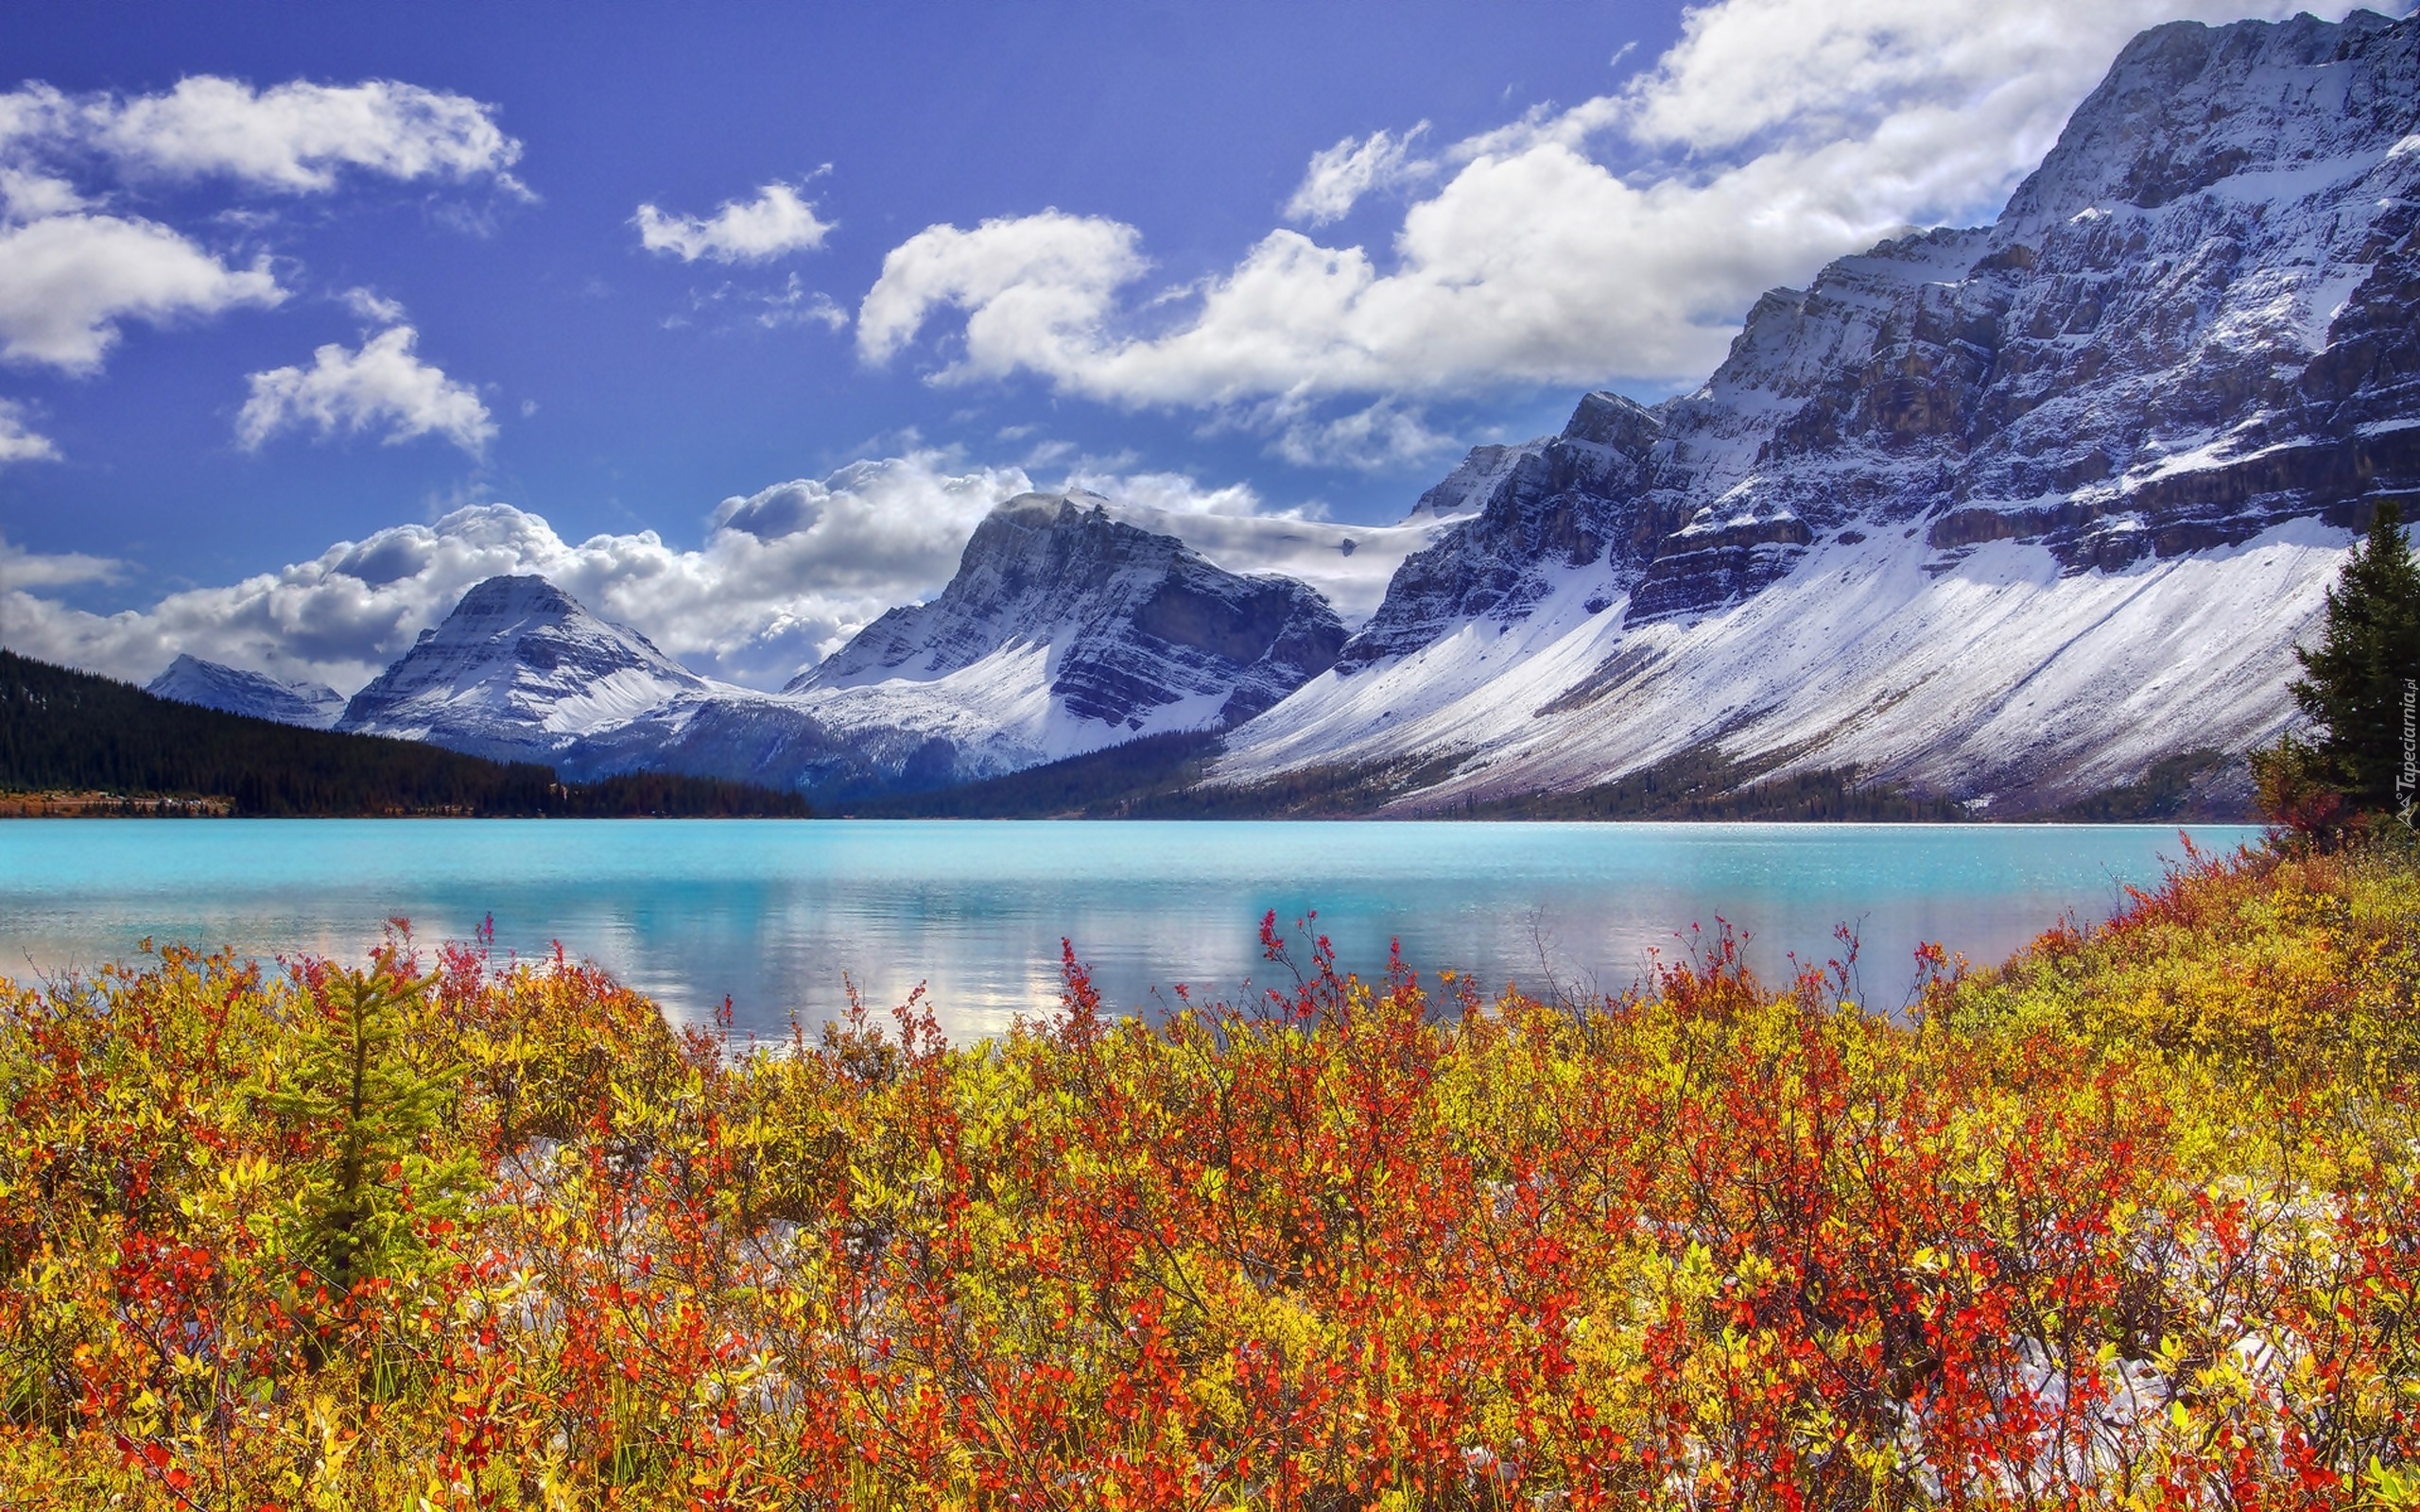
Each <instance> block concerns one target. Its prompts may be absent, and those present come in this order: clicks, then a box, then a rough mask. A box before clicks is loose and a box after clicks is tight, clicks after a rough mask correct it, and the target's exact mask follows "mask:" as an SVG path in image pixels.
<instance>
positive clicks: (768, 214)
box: [631, 182, 832, 263]
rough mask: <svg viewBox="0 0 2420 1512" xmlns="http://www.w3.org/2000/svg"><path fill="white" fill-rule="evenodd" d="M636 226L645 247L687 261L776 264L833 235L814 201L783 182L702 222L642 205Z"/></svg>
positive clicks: (727, 205)
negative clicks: (779, 260) (775, 259)
mask: <svg viewBox="0 0 2420 1512" xmlns="http://www.w3.org/2000/svg"><path fill="white" fill-rule="evenodd" d="M631 223H632V224H634V225H636V226H637V227H638V229H639V245H640V246H642V247H645V248H646V249H648V251H650V252H663V253H666V254H667V255H670V256H673V257H677V258H679V259H681V261H683V262H684V263H694V262H696V261H698V260H699V259H700V258H701V257H702V258H705V259H707V260H708V261H710V262H716V263H764V262H770V261H771V260H772V259H774V258H776V257H786V256H787V255H788V254H790V253H792V252H806V251H813V250H814V249H817V248H819V247H821V246H822V245H823V238H825V237H826V236H829V235H830V234H832V222H830V221H827V220H821V219H818V218H817V217H816V214H815V206H814V204H813V202H811V201H809V200H806V199H804V198H800V196H799V192H798V191H797V190H796V189H795V188H793V187H791V186H790V185H788V184H786V183H779V182H775V183H769V184H767V185H766V186H765V187H764V188H762V189H759V190H757V191H756V198H753V199H750V200H746V201H741V200H737V199H726V200H724V201H723V203H722V208H721V209H719V210H717V211H716V212H715V213H714V214H713V215H707V216H704V217H702V218H701V217H700V216H697V215H669V214H666V212H664V211H662V210H659V209H657V208H656V207H655V206H653V205H651V204H650V205H641V206H639V210H638V214H637V215H634V216H632V217H631Z"/></svg>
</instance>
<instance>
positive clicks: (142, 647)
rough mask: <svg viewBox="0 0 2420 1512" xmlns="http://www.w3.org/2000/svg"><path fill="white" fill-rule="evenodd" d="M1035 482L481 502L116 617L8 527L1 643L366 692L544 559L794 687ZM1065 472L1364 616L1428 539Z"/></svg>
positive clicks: (946, 470)
mask: <svg viewBox="0 0 2420 1512" xmlns="http://www.w3.org/2000/svg"><path fill="white" fill-rule="evenodd" d="M1034 481H1035V480H1034V479H1032V478H1031V477H1030V476H1029V474H1028V473H1027V472H1026V471H1025V470H1024V469H1022V468H1017V467H986V466H977V465H969V464H966V463H964V462H961V461H959V460H957V459H956V458H954V457H952V456H950V455H945V454H942V453H936V452H913V453H910V454H909V455H905V456H893V457H888V458H884V459H881V460H869V461H860V462H854V463H852V464H850V465H849V466H847V467H844V468H842V469H840V470H839V471H838V472H834V473H832V474H831V475H830V476H828V477H825V478H821V479H806V478H802V479H797V480H793V481H791V482H787V483H779V484H775V485H773V486H772V487H770V488H767V489H762V490H757V491H756V492H754V493H751V494H746V495H742V496H736V497H734V498H730V499H726V500H724V501H723V502H722V504H721V505H720V506H718V507H717V508H716V509H715V510H714V512H713V514H712V516H711V518H710V520H709V523H708V532H707V535H706V539H705V541H704V542H703V543H702V544H701V545H700V546H699V547H697V548H696V549H693V550H692V549H682V548H678V547H674V546H671V545H668V544H666V542H665V541H664V540H663V539H662V538H661V537H660V536H658V535H657V534H656V533H655V532H653V531H641V532H638V533H635V534H624V535H597V536H592V537H590V538H589V539H588V540H586V541H565V540H564V539H562V537H561V536H560V535H558V534H557V533H556V532H555V530H554V528H553V527H552V526H551V525H549V524H547V523H546V522H545V521H544V519H542V518H540V517H539V516H537V515H534V514H530V513H527V511H524V510H521V509H516V508H513V507H510V506H509V505H501V504H491V505H479V506H474V507H468V508H460V509H456V510H454V511H452V512H451V513H449V514H447V515H445V516H444V517H443V518H442V519H441V520H439V521H438V522H437V523H436V524H429V525H423V524H406V525H395V526H391V527H389V528H388V529H384V530H380V531H377V532H375V533H373V534H372V535H370V536H369V537H367V538H365V539H363V540H361V541H338V542H337V543H336V544H334V545H332V546H330V547H329V548H328V549H327V550H325V551H323V552H321V553H320V555H319V556H318V557H316V558H312V559H311V560H309V561H304V562H298V563H295V564H293V565H291V566H288V567H285V568H282V569H280V570H279V571H276V572H273V573H263V574H260V575H258V576H253V577H250V578H247V579H245V580H244V581H242V582H239V583H235V584H232V585H229V586H226V587H216V588H197V589H189V590H185V591H183V592H180V593H171V594H169V595H167V596H166V597H164V598H162V599H160V600H158V601H157V602H155V603H153V604H151V605H150V606H149V607H147V608H138V609H130V610H123V611H120V612H117V613H112V614H95V613H91V612H88V611H86V610H78V609H76V608H73V607H71V606H69V605H67V604H65V603H62V602H61V601H60V600H59V599H57V598H54V597H50V596H46V595H44V594H43V593H39V592H37V590H40V589H42V588H45V587H55V586H64V585H68V584H73V583H83V582H93V581H100V580H107V579H109V578H111V577H112V576H115V575H116V574H117V572H118V568H117V564H115V563H112V562H108V561H104V560H102V559H100V558H87V557H63V556H39V555H34V554H29V553H24V552H16V551H13V550H12V548H10V547H9V545H8V544H7V542H6V541H0V644H7V645H8V646H9V647H10V648H11V649H13V650H16V651H19V652H22V653H23V654H25V655H27V656H34V657H40V658H43V660H46V661H51V662H63V663H65V664H67V665H70V666H78V667H84V668H87V669H90V670H92V671H95V672H103V673H107V674H109V675H111V676H112V677H120V678H127V679H132V680H135V681H138V682H139V681H145V680H147V679H150V678H151V677H153V676H155V675H156V674H157V673H158V672H159V671H160V669H161V668H163V667H164V666H166V665H167V664H168V662H170V661H172V660H174V659H175V657H176V655H177V654H178V653H179V652H181V651H189V652H191V653H192V654H194V655H196V656H199V657H204V658H207V659H209V660H211V661H215V662H227V663H229V664H231V665H234V666H241V667H254V668H260V669H264V670H268V671H273V672H275V673H276V674H277V675H279V676H281V677H287V678H298V677H309V678H313V679H318V680H320V681H323V682H326V683H328V684H330V685H331V686H333V687H337V688H339V689H344V690H348V691H350V690H352V689H355V688H358V687H360V686H361V685H362V684H363V683H365V682H367V681H369V680H370V679H371V678H372V677H373V676H375V675H376V674H377V673H378V672H379V671H381V670H382V669H384V668H385V666H386V665H387V664H388V663H389V662H391V661H392V660H393V659H394V658H395V657H397V656H400V655H401V654H402V653H403V652H404V651H406V650H407V649H409V647H410V646H411V644H412V642H413V640H414V639H415V638H416V637H417V636H418V635H419V633H420V631H421V630H422V629H423V628H424V627H429V626H432V625H435V624H437V623H438V622H439V621H440V620H441V619H443V618H444V617H445V615H446V614H447V613H448V612H449V611H450V610H452V609H453V607H454V605H455V603H456V602H457V601H458V600H459V599H460V597H461V596H462V593H463V591H464V590H466V589H468V588H469V587H470V586H471V585H472V584H474V583H476V582H478V581H480V580H482V579H483V578H487V577H491V576H495V575H497V574H499V573H539V574H542V575H544V576H546V577H548V578H549V579H551V580H553V581H554V582H555V583H557V584H559V585H561V586H562V588H563V589H564V590H565V591H566V592H568V593H571V594H572V595H573V596H574V597H576V598H578V599H579V600H580V601H581V602H582V603H584V604H586V605H588V606H589V607H590V608H591V609H593V610H596V612H598V613H600V614H602V615H604V616H605V617H606V618H608V619H611V620H614V621H617V622H619V623H621V624H625V625H630V626H633V627H636V628H638V629H639V630H641V631H643V632H644V633H645V634H646V635H647V636H648V639H650V640H652V641H654V642H655V644H658V645H660V646H662V647H663V648H664V649H665V650H666V652H668V653H670V654H671V655H672V656H674V657H676V658H678V659H679V660H681V661H682V662H685V663H687V664H688V665H689V666H691V667H694V668H696V669H697V670H698V671H700V672H703V673H706V674H708V675H710V676H714V677H719V678H723V679H729V680H732V681H736V682H742V683H748V684H751V685H754V686H759V687H779V686H780V685H781V684H782V683H784V682H786V681H787V680H788V679H790V678H791V677H792V676H793V675H794V674H796V673H797V672H799V671H800V670H801V669H802V668H804V667H805V666H808V665H810V664H812V663H813V662H816V661H818V660H820V659H821V657H823V656H826V655H828V654H830V653H831V652H832V651H833V650H835V649H837V648H838V646H839V645H840V644H842V643H843V642H845V641H846V640H847V639H848V638H849V637H850V636H852V635H854V634H856V632H857V631H858V630H860V629H862V628H863V627H865V626H866V625H867V624H869V623H870V622H872V621H873V619H874V618H875V617H876V616H877V615H879V614H881V613H882V612H883V611H884V610H888V609H890V608H891V607H893V606H895V605H898V604H902V603H906V602H908V601H910V600H914V599H918V598H925V597H929V596H930V595H931V594H933V593H936V592H938V591H939V590H940V589H941V587H942V585H943V584H944V583H946V582H948V580H949V578H950V576H951V575H952V574H953V573H954V572H956V571H957V568H958V559H959V553H960V552H961V551H963V550H964V549H965V545H966V540H967V538H968V537H969V536H970V535H972V534H973V533H974V531H975V527H976V525H977V524H979V523H981V521H982V519H983V516H984V515H985V514H987V513H989V512H990V511H991V509H992V508H993V507H994V506H995V505H997V504H999V503H1001V502H1002V501H1004V500H1006V499H1009V498H1012V497H1014V496H1015V495H1017V494H1019V493H1023V492H1025V491H1027V490H1029V489H1031V488H1032V487H1033V486H1034ZM1061 486H1063V487H1073V488H1082V489H1090V490H1097V491H1099V492H1101V493H1104V494H1107V495H1109V496H1110V497H1111V498H1112V499H1114V500H1115V501H1117V502H1116V506H1115V507H1116V508H1117V510H1118V512H1120V513H1121V514H1122V515H1124V516H1126V517H1128V518H1131V519H1133V520H1134V521H1136V523H1138V524H1144V525H1146V526H1148V527H1149V528H1152V529H1160V530H1171V531H1174V532H1176V533H1177V534H1179V535H1182V536H1183V537H1184V538H1185V539H1186V540H1187V541H1192V542H1193V543H1194V544H1195V545H1196V546H1198V547H1199V548H1200V549H1201V550H1202V551H1203V552H1204V553H1206V554H1207V555H1209V556H1210V557H1211V558H1212V559H1213V560H1215V561H1218V562H1219V563H1220V564H1221V565H1223V566H1226V567H1228V568H1230V569H1231V570H1234V571H1238V572H1253V571H1272V570H1274V571H1284V572H1288V573H1290V574H1292V575H1294V576H1299V577H1302V578H1304V579H1305V580H1307V581H1310V582H1312V583H1313V584H1314V585H1315V586H1317V587H1320V588H1321V589H1322V591H1323V592H1326V593H1329V594H1330V595H1331V597H1332V598H1333V599H1334V600H1335V601H1336V602H1337V603H1338V604H1339V607H1340V610H1344V611H1345V612H1347V613H1348V615H1349V616H1351V617H1355V618H1358V617H1360V616H1363V615H1366V614H1368V613H1369V612H1370V610H1372V609H1374V607H1375V606H1376V604H1377V601H1378V598H1379V596H1380V595H1381V594H1382V593H1383V592H1384V589H1385V585H1386V579H1387V576H1388V574H1389V573H1390V572H1391V571H1392V567H1393V564H1394V563H1395V562H1396V561H1397V560H1399V559H1400V558H1401V557H1402V555H1403V554H1404V552H1405V551H1408V550H1410V549H1415V548H1416V547H1417V546H1418V545H1420V544H1423V543H1425V542H1426V535H1425V534H1424V533H1423V532H1422V531H1419V530H1416V529H1406V528H1405V527H1399V526H1398V527H1374V526H1367V525H1340V524H1328V523H1326V522H1324V521H1318V520H1315V519H1312V518H1310V516H1311V515H1312V514H1313V513H1314V512H1315V511H1312V510H1305V509H1294V510H1282V511H1274V512H1272V511H1271V510H1269V509H1268V508H1267V507H1266V506H1265V505H1264V504H1263V502H1262V501H1261V499H1260V498H1259V496H1258V495H1257V494H1256V493H1254V492H1253V490H1252V489H1251V488H1250V487H1249V486H1248V485H1242V484H1237V485H1231V486H1229V487H1225V488H1205V487H1203V486H1201V484H1199V483H1197V482H1195V480H1194V479H1192V478H1190V477H1187V476H1185V475H1184V474H1182V473H1169V472H1147V473H1138V474H1131V475H1120V474H1119V473H1116V472H1110V471H1103V470H1099V469H1098V468H1096V467H1086V468H1081V469H1079V470H1078V471H1077V472H1075V473H1074V474H1073V475H1072V476H1070V477H1069V478H1067V479H1066V480H1065V481H1064V483H1063V485H1061ZM1347 541H1350V542H1352V543H1353V545H1354V546H1355V548H1356V549H1354V550H1352V551H1346V550H1344V549H1343V545H1344V543H1345V542H1347Z"/></svg>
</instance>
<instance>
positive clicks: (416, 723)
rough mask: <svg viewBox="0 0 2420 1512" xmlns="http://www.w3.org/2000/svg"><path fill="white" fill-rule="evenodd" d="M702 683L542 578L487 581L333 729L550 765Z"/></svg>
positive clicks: (627, 630) (636, 635)
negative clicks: (585, 742) (604, 732)
mask: <svg viewBox="0 0 2420 1512" xmlns="http://www.w3.org/2000/svg"><path fill="white" fill-rule="evenodd" d="M708 686H709V684H708V683H707V681H706V679H703V678H700V677H699V676H698V675H697V674H696V673H694V672H691V671H690V670H689V669H688V668H686V667H684V666H683V665H681V664H680V663H679V662H675V661H673V660H672V659H671V658H670V657H667V656H666V655H665V654H664V653H663V652H661V651H659V650H657V649H656V648H655V646H654V645H653V644H651V643H649V642H648V638H647V637H646V636H644V635H641V634H640V633H638V632H637V631H636V630H633V629H630V628H628V627H623V626H619V625H610V624H607V623H606V622H605V621H603V620H601V619H598V618H597V617H596V615H594V614H592V613H590V612H589V611H588V610H586V609H584V608H582V607H581V606H580V605H579V603H578V602H576V601H575V600H574V599H573V598H572V597H571V596H570V595H569V594H567V593H563V592H562V590H561V589H559V588H557V587H556V586H555V585H554V584H552V583H550V582H548V581H546V580H545V579H544V578H543V577H535V576H523V577H491V578H489V579H487V580H486V581H485V582H482V583H479V584H476V585H475V586H474V587H473V588H472V589H471V591H470V592H469V593H464V594H463V595H462V600H461V602H460V603H458V604H457V605H455V606H454V611H453V612H452V613H451V614H449V615H447V616H446V617H445V621H444V623H443V624H441V625H439V626H437V627H435V628H433V629H427V630H423V631H422V632H421V636H420V641H419V644H416V645H414V646H413V647H412V648H411V649H410V650H409V651H406V652H405V653H404V655H403V657H402V658H401V659H400V660H398V661H397V662H395V664H394V665H392V666H390V667H389V668H388V669H387V670H386V671H385V672H383V673H381V674H379V675H378V677H377V678H376V679H373V680H372V682H371V683H370V685H369V686H367V687H365V688H363V689H362V690H361V691H360V692H359V693H356V694H354V696H353V701H352V702H351V703H349V704H347V705H346V706H345V711H344V716H343V717H342V718H341V719H338V720H337V724H336V728H337V729H338V730H359V731H363V732H366V733H369V734H375V735H397V736H402V737H404V738H406V739H409V740H425V741H429V742H431V743H433V744H435V745H439V746H444V747H449V748H451V749H454V750H459V751H466V752H469V753H470V754H472V755H475V756H486V757H491V758H493V759H495V760H499V761H536V762H554V761H556V760H557V759H558V758H560V757H561V756H562V755H563V754H564V753H565V752H566V751H568V750H570V748H571V747H574V746H575V745H576V744H578V743H579V740H580V739H581V737H583V736H586V735H591V734H594V733H596V732H597V731H599V730H611V729H614V728H617V727H619V726H621V725H624V724H627V723H628V722H629V721H630V720H631V718H633V717H634V716H636V715H638V714H640V713H645V712H646V711H648V710H649V709H652V708H654V707H656V706H657V705H659V704H662V703H663V702H665V700H666V699H668V698H671V697H674V696H678V695H681V694H684V693H690V692H695V691H700V690H703V689H705V688H707V687H708Z"/></svg>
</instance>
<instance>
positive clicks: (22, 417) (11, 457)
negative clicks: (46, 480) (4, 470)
mask: <svg viewBox="0 0 2420 1512" xmlns="http://www.w3.org/2000/svg"><path fill="white" fill-rule="evenodd" d="M58 459H59V448H58V447H57V446H55V445H53V444H52V443H51V439H50V438H49V437H47V436H43V435H39V434H37V433H36V432H34V431H32V430H30V429H28V428H27V427H26V412H25V408H24V406H22V405H20V404H15V403H13V402H11V401H9V400H6V399H0V467H6V466H8V465H9V463H11V462H54V461H57V460H58ZM5 544H6V543H5V542H0V545H5Z"/></svg>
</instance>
